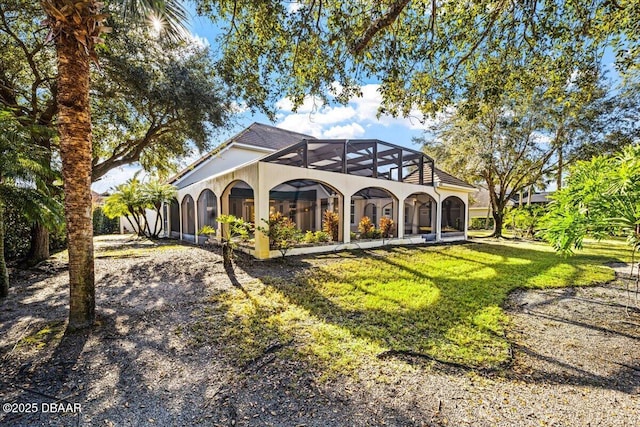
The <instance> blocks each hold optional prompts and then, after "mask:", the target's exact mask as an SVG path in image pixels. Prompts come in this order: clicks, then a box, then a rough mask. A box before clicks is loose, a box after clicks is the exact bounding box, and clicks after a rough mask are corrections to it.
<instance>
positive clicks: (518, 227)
mask: <svg viewBox="0 0 640 427" xmlns="http://www.w3.org/2000/svg"><path fill="white" fill-rule="evenodd" d="M545 211H546V210H545V208H543V207H542V206H522V207H518V208H514V209H510V210H509V211H507V213H506V214H505V217H504V218H505V221H504V223H505V226H506V227H508V228H511V229H512V230H513V233H514V234H515V235H516V236H518V237H524V238H527V239H533V238H534V237H535V234H536V233H537V232H538V230H539V229H540V227H539V225H540V224H539V223H540V220H541V219H542V217H543V216H544V214H545Z"/></svg>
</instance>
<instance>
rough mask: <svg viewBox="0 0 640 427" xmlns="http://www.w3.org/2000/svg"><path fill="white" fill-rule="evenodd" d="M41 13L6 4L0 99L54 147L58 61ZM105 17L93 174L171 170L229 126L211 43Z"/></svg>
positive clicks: (96, 83) (24, 1)
mask: <svg viewBox="0 0 640 427" xmlns="http://www.w3.org/2000/svg"><path fill="white" fill-rule="evenodd" d="M44 19H45V15H44V13H43V11H42V9H41V8H39V7H38V5H37V3H34V2H31V1H28V0H7V1H6V2H3V3H2V5H0V56H1V57H2V61H1V62H0V81H1V82H2V84H0V105H2V106H4V107H6V108H7V109H9V110H10V111H11V112H12V113H13V114H14V115H15V116H16V117H17V118H18V119H19V121H20V123H22V124H23V125H25V126H27V127H28V128H30V129H33V127H29V126H30V125H32V124H37V125H39V126H40V127H39V128H38V129H40V133H39V134H35V133H34V134H33V135H32V137H33V138H34V140H37V142H38V143H40V145H45V146H46V147H48V148H51V149H53V150H56V149H57V144H58V142H57V139H56V137H55V130H56V129H55V118H56V115H57V114H58V105H57V104H56V102H55V98H56V95H57V85H56V77H57V66H56V62H55V47H54V46H53V44H51V43H47V42H46V40H47V38H46V36H47V28H46V27H44V26H42V25H41V24H40V23H41V22H42V21H43V20H44ZM108 24H109V26H110V28H111V29H112V31H111V33H110V34H108V35H106V36H105V37H106V40H105V44H100V45H99V46H98V54H99V55H100V66H99V67H94V69H93V71H92V94H93V96H92V99H91V102H92V125H93V133H94V139H93V161H92V164H93V170H92V180H93V181H95V180H97V179H99V178H100V177H102V176H103V175H104V174H105V173H107V172H108V171H109V170H111V169H113V168H115V167H118V166H122V165H125V164H130V163H134V162H140V164H141V165H142V166H143V168H145V169H146V170H153V171H158V172H161V173H165V174H166V173H168V172H170V171H172V170H173V168H174V167H175V163H176V162H177V159H179V158H182V157H184V156H185V155H188V154H191V152H192V151H193V150H194V149H197V150H201V151H202V150H206V149H208V148H209V144H210V141H211V139H212V138H211V136H212V134H213V133H214V132H215V130H216V129H219V128H223V127H225V126H226V125H227V124H228V123H229V118H230V115H231V114H232V110H231V108H230V101H229V99H230V98H229V97H227V96H226V91H225V89H224V86H223V84H222V83H221V81H220V80H219V79H218V78H217V75H216V72H215V70H214V67H213V66H214V63H213V61H212V58H211V55H210V51H209V48H208V47H207V46H204V45H202V44H201V43H200V42H197V41H196V40H195V39H192V38H187V39H185V40H175V39H167V38H161V37H154V35H153V34H152V30H150V29H148V28H145V26H143V25H132V24H131V22H127V23H126V24H125V22H124V21H123V18H122V17H119V16H118V15H114V16H112V17H111V18H110V20H109V22H108ZM44 129H49V132H48V133H42V130H44Z"/></svg>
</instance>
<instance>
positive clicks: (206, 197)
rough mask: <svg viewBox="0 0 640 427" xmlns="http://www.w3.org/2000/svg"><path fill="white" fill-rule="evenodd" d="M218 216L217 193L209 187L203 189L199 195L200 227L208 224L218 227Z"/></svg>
mask: <svg viewBox="0 0 640 427" xmlns="http://www.w3.org/2000/svg"><path fill="white" fill-rule="evenodd" d="M217 217H218V213H217V198H216V195H215V194H214V193H213V191H211V190H209V189H206V190H203V191H202V193H200V196H198V227H200V228H202V227H204V226H205V225H208V226H210V227H213V228H218V222H217V221H216V218H217Z"/></svg>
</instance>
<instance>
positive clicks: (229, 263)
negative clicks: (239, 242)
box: [222, 240, 233, 269]
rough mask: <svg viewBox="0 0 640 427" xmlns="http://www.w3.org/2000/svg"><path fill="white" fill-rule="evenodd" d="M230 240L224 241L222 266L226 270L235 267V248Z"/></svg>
mask: <svg viewBox="0 0 640 427" xmlns="http://www.w3.org/2000/svg"><path fill="white" fill-rule="evenodd" d="M231 245H232V243H231V242H230V241H228V240H222V265H223V266H224V268H225V269H227V268H232V267H233V246H231Z"/></svg>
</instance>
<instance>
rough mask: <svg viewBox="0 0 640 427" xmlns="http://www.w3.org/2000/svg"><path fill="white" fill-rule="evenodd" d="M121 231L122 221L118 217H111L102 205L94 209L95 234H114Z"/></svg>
mask: <svg viewBox="0 0 640 427" xmlns="http://www.w3.org/2000/svg"><path fill="white" fill-rule="evenodd" d="M119 231H120V221H119V219H118V218H109V217H107V216H106V215H105V213H104V210H103V209H102V207H100V206H98V207H97V208H95V209H94V210H93V234H94V235H96V236H99V235H101V234H114V233H117V232H119Z"/></svg>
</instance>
